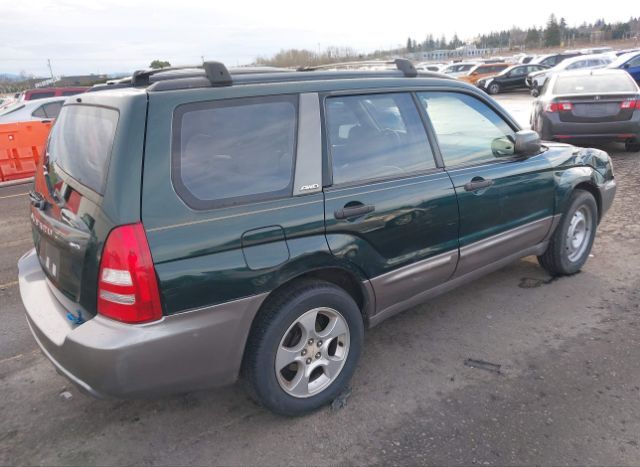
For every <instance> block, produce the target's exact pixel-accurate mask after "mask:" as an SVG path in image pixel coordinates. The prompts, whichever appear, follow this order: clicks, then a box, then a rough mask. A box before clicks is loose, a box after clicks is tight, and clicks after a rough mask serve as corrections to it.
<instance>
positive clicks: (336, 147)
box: [326, 93, 435, 184]
mask: <svg viewBox="0 0 640 467" xmlns="http://www.w3.org/2000/svg"><path fill="white" fill-rule="evenodd" d="M326 118H327V134H328V140H329V148H330V153H331V161H332V168H333V183H334V184H340V183H350V182H356V181H360V180H370V179H377V178H392V177H403V176H406V175H410V174H413V173H416V172H421V171H425V170H429V169H433V168H435V161H434V158H433V153H432V152H431V146H430V145H429V141H428V139H427V133H426V131H425V128H424V125H423V123H422V120H421V119H420V114H419V113H418V109H417V108H416V106H415V104H414V102H413V98H412V97H411V95H410V94H406V93H394V94H369V95H358V96H340V97H331V98H328V99H327V101H326Z"/></svg>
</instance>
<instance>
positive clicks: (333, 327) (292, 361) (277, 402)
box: [243, 281, 364, 416]
mask: <svg viewBox="0 0 640 467" xmlns="http://www.w3.org/2000/svg"><path fill="white" fill-rule="evenodd" d="M363 336H364V325H363V322H362V315H361V314H360V310H359V308H358V306H357V304H356V303H355V301H354V300H353V298H351V296H350V295H349V294H347V293H346V292H345V291H344V290H343V289H341V288H339V287H337V286H335V285H333V284H330V283H328V282H324V281H308V282H302V283H300V284H298V285H296V286H295V287H293V288H290V289H288V290H286V291H284V293H280V294H279V295H278V296H277V297H275V298H274V299H273V300H271V302H270V303H268V304H267V305H266V306H265V308H264V309H263V310H261V312H260V315H259V316H258V317H257V318H256V322H255V324H254V326H253V328H252V331H251V334H250V336H249V341H248V343H247V348H246V351H245V359H244V366H243V372H244V376H245V378H246V381H247V383H248V386H249V391H250V393H251V395H252V396H253V398H254V399H255V400H256V402H258V403H259V404H261V405H263V406H265V407H267V408H268V409H270V410H272V411H274V412H276V413H279V414H282V415H289V416H294V415H302V414H305V413H308V412H310V411H313V410H316V409H318V408H320V407H322V406H324V405H326V404H327V403H329V402H331V401H332V400H333V399H335V398H336V397H337V396H338V395H340V393H341V392H342V391H343V390H344V389H345V387H346V386H347V384H348V383H349V380H350V379H351V377H352V376H353V373H354V371H355V368H356V364H357V361H358V358H359V356H360V351H361V348H362V342H363Z"/></svg>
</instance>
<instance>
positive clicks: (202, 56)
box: [200, 55, 204, 66]
mask: <svg viewBox="0 0 640 467" xmlns="http://www.w3.org/2000/svg"><path fill="white" fill-rule="evenodd" d="M200 58H201V59H202V65H203V66H204V55H200Z"/></svg>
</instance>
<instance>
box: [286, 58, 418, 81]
mask: <svg viewBox="0 0 640 467" xmlns="http://www.w3.org/2000/svg"><path fill="white" fill-rule="evenodd" d="M392 65H393V66H395V68H396V69H397V70H400V71H401V72H402V73H403V74H404V76H406V77H407V78H415V77H416V76H418V70H416V67H415V66H413V63H411V61H410V60H408V59H406V58H396V59H395V60H366V61H353V62H338V63H328V64H326V65H315V66H306V67H300V68H298V69H297V71H315V70H330V69H334V68H335V69H340V68H347V69H349V68H354V67H363V66H364V67H372V66H386V67H391V66H392Z"/></svg>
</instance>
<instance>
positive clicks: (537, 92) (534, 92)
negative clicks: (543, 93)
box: [530, 86, 540, 97]
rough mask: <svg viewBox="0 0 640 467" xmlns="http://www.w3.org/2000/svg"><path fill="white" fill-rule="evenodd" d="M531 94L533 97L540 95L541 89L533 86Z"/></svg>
mask: <svg viewBox="0 0 640 467" xmlns="http://www.w3.org/2000/svg"><path fill="white" fill-rule="evenodd" d="M530 94H531V96H532V97H538V96H539V95H540V90H539V89H538V88H537V87H535V86H534V87H533V88H531V91H530Z"/></svg>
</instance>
